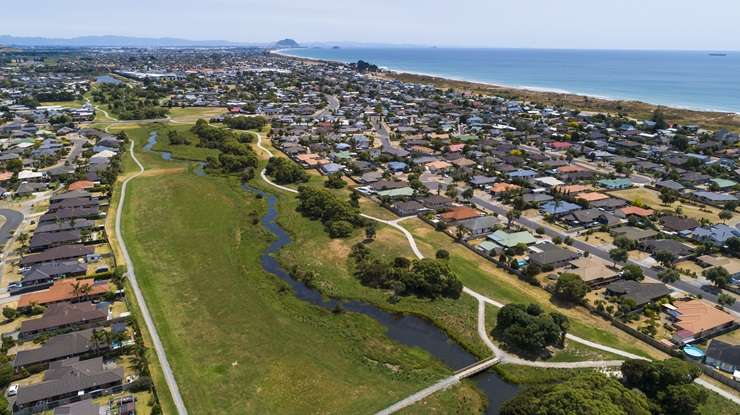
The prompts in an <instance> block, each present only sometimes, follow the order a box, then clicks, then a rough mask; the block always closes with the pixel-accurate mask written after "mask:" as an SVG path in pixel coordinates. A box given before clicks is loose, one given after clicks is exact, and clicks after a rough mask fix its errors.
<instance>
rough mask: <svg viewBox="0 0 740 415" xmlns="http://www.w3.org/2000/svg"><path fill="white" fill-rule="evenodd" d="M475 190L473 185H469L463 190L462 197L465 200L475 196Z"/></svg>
mask: <svg viewBox="0 0 740 415" xmlns="http://www.w3.org/2000/svg"><path fill="white" fill-rule="evenodd" d="M473 195H474V191H473V188H472V187H468V188H467V189H465V190H463V192H462V198H463V199H465V200H470V199H472V198H473Z"/></svg>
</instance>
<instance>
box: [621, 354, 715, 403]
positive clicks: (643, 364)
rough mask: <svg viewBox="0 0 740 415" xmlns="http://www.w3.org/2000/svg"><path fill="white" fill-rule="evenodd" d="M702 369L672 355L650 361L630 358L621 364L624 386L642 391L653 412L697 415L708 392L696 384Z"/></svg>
mask: <svg viewBox="0 0 740 415" xmlns="http://www.w3.org/2000/svg"><path fill="white" fill-rule="evenodd" d="M699 375H701V369H699V368H698V367H697V366H696V365H693V364H691V363H690V362H686V361H684V360H680V359H676V358H671V359H667V360H661V361H654V362H650V361H647V360H628V361H626V362H624V363H623V364H622V379H623V381H624V384H625V386H627V387H630V388H635V389H638V390H640V391H641V392H643V393H644V394H645V395H646V396H647V397H648V399H649V400H650V404H651V409H652V412H653V413H657V414H671V415H694V414H698V413H699V406H701V405H702V404H703V403H704V402H705V401H706V399H707V393H706V391H704V390H703V389H702V388H701V387H699V386H698V385H696V384H694V383H693V382H694V379H696V378H697V377H698V376H699Z"/></svg>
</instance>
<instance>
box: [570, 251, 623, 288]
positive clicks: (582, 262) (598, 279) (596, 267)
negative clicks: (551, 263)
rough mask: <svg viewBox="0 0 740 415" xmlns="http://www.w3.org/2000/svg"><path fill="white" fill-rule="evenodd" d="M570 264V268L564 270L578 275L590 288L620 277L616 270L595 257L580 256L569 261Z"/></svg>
mask: <svg viewBox="0 0 740 415" xmlns="http://www.w3.org/2000/svg"><path fill="white" fill-rule="evenodd" d="M570 265H571V268H569V269H568V270H567V271H564V272H568V273H570V274H575V275H578V277H580V278H581V280H582V281H583V282H585V283H586V284H587V285H588V286H589V287H591V288H594V287H599V286H602V285H604V284H608V283H610V282H612V281H616V280H618V279H619V278H620V275H619V272H618V271H616V270H615V269H613V268H611V267H609V266H607V264H605V263H604V262H603V261H601V260H599V259H596V258H591V257H580V258H577V259H574V260H572V261H570Z"/></svg>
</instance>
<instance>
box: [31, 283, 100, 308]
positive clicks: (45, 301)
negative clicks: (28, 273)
mask: <svg viewBox="0 0 740 415" xmlns="http://www.w3.org/2000/svg"><path fill="white" fill-rule="evenodd" d="M108 291H110V285H109V284H108V281H106V280H102V281H95V280H94V279H93V278H87V279H80V280H78V279H74V278H69V279H62V280H56V281H54V284H52V285H51V287H49V289H48V290H44V291H36V292H32V293H28V294H23V295H21V298H20V299H19V300H18V308H19V309H24V308H27V307H31V306H32V305H33V304H36V305H49V304H53V303H59V302H62V301H71V302H76V301H80V300H81V299H85V300H92V299H94V298H98V297H100V296H102V295H104V294H105V293H107V292H108Z"/></svg>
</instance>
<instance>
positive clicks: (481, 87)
mask: <svg viewBox="0 0 740 415" xmlns="http://www.w3.org/2000/svg"><path fill="white" fill-rule="evenodd" d="M285 51H286V49H278V50H271V51H269V53H270V54H273V55H277V56H281V57H284V58H288V59H297V60H300V61H304V62H314V63H329V64H334V65H346V62H343V61H337V60H328V59H318V58H307V57H302V56H294V55H290V54H288V53H285ZM371 76H376V77H379V78H381V79H386V80H398V81H402V82H411V83H422V84H428V85H433V86H436V87H438V88H441V89H447V88H453V89H457V90H462V91H465V92H470V93H476V94H484V95H496V96H500V97H503V98H509V99H520V100H524V101H531V102H535V103H540V104H545V105H553V106H563V107H566V108H573V109H580V110H581V111H590V112H602V113H609V114H626V115H627V116H629V117H633V118H636V119H649V118H650V117H651V116H652V113H653V111H655V110H656V109H660V110H661V111H662V112H663V114H664V116H665V117H666V119H667V120H669V121H670V122H675V123H681V124H697V125H700V126H702V127H706V128H713V129H720V128H727V129H729V130H733V131H740V113H738V112H724V111H712V110H698V109H691V108H682V107H680V106H668V105H659V104H651V103H647V102H643V101H638V100H628V99H617V98H609V97H601V96H594V95H589V94H580V93H574V92H570V91H560V90H557V89H554V88H537V87H529V86H519V87H515V86H507V85H499V84H493V83H490V82H480V81H473V80H462V79H455V78H449V77H444V76H439V75H434V74H424V73H418V72H408V71H399V70H393V69H383V70H382V72H380V73H379V74H373V75H371Z"/></svg>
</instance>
